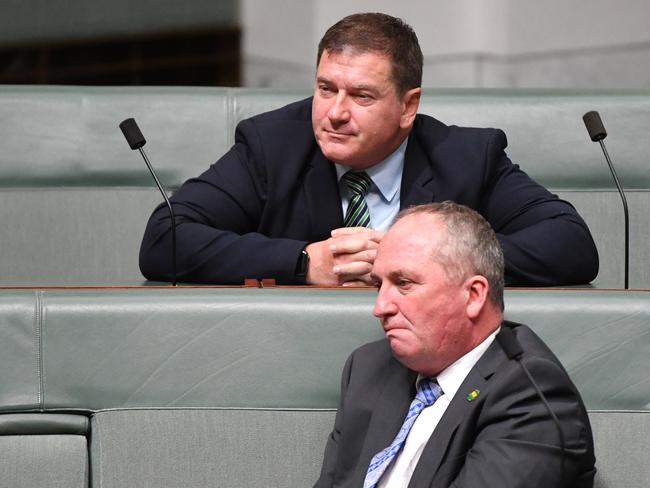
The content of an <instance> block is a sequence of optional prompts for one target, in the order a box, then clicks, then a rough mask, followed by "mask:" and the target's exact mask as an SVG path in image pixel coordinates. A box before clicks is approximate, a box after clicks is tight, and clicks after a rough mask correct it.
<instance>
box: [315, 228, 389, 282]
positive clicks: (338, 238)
mask: <svg viewBox="0 0 650 488" xmlns="http://www.w3.org/2000/svg"><path fill="white" fill-rule="evenodd" d="M383 235H384V233H383V232H381V231H376V230H372V229H368V228H365V227H342V228H339V229H334V230H333V231H332V237H330V238H329V239H326V240H324V241H319V242H313V243H311V244H308V245H307V247H306V248H305V250H306V251H307V253H308V254H309V269H308V271H307V277H306V282H307V283H308V284H310V285H330V286H335V285H343V286H356V285H370V284H372V283H371V281H370V271H371V270H372V264H373V263H374V261H375V256H376V254H377V246H378V245H379V242H380V241H381V238H382V236H383Z"/></svg>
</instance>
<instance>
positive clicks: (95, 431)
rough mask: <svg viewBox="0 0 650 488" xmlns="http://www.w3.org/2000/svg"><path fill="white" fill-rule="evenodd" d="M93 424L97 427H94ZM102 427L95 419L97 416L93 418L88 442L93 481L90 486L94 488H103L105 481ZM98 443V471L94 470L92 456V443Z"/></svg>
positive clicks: (89, 470)
mask: <svg viewBox="0 0 650 488" xmlns="http://www.w3.org/2000/svg"><path fill="white" fill-rule="evenodd" d="M93 423H94V424H95V425H93ZM101 429H102V428H101V426H100V425H99V422H97V420H96V419H95V416H94V415H93V416H91V418H90V439H89V442H88V466H89V469H88V472H89V473H90V476H91V479H90V480H89V481H90V486H94V487H96V488H101V486H102V480H103V479H104V476H103V473H102V469H103V467H104V463H102V461H101V460H102V436H101V432H100V431H101ZM93 442H96V445H97V448H96V450H95V453H96V454H97V456H95V457H96V458H97V461H98V462H97V469H96V470H95V469H93V455H92V443H93Z"/></svg>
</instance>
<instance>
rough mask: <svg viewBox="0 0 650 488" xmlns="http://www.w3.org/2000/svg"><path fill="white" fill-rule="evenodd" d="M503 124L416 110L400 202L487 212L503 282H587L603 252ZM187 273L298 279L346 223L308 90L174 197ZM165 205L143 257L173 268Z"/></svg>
mask: <svg viewBox="0 0 650 488" xmlns="http://www.w3.org/2000/svg"><path fill="white" fill-rule="evenodd" d="M506 145H507V141H506V137H505V135H504V133H503V132H502V131H500V130H497V129H477V128H465V127H456V126H447V125H445V124H443V123H442V122H439V121H438V120H436V119H434V118H432V117H429V116H426V115H421V114H420V115H417V117H416V119H415V123H414V126H413V130H412V131H411V134H410V136H409V142H408V146H407V150H406V156H405V165H404V172H403V176H402V183H401V193H400V198H401V207H402V208H406V207H408V206H411V205H416V204H421V203H429V202H435V201H443V200H453V201H456V202H458V203H461V204H464V205H467V206H469V207H471V208H473V209H475V210H477V211H478V212H480V213H481V214H482V215H483V216H484V217H485V218H486V219H487V220H488V221H489V222H490V224H491V225H492V227H493V228H494V230H495V231H496V233H497V237H498V239H499V241H500V243H501V245H502V246H503V250H504V254H505V259H506V283H507V284H511V285H561V284H576V283H587V282H589V281H591V280H592V279H593V278H594V277H595V276H596V274H597V272H598V253H597V251H596V247H595V244H594V242H593V240H592V238H591V234H590V233H589V230H588V228H587V226H586V224H585V223H584V221H583V220H582V218H581V217H580V216H579V215H578V213H577V212H576V211H575V209H574V208H573V207H572V206H571V205H570V204H569V203H567V202H565V201H562V200H559V199H558V198H557V197H556V196H554V195H552V194H550V193H549V192H548V191H547V190H546V189H545V188H543V187H542V186H540V185H538V184H537V183H535V182H534V181H532V180H531V179H530V178H529V177H528V176H527V175H526V174H525V173H524V172H523V171H521V170H520V169H519V167H518V166H517V165H515V164H512V162H511V161H510V160H509V159H508V157H507V156H506V154H505V152H504V149H505V147H506ZM171 201H172V204H173V205H174V211H175V213H176V219H177V223H178V228H177V235H178V250H177V256H178V278H179V280H181V281H186V282H197V283H214V284H242V283H243V280H244V279H245V278H275V279H276V281H277V282H278V283H281V284H282V283H284V284H293V283H300V280H298V279H297V278H296V276H295V271H296V264H297V261H298V256H299V254H300V251H301V250H302V249H303V247H304V246H305V245H306V244H307V243H309V242H316V241H319V240H322V239H326V238H328V237H329V236H330V231H331V230H332V229H334V228H337V227H341V226H342V225H343V213H342V210H341V201H340V196H339V190H338V184H337V180H336V174H335V170H334V165H333V164H332V163H331V162H330V161H328V160H327V159H325V157H324V156H323V154H322V152H321V151H320V148H319V147H318V144H317V143H316V140H315V138H314V134H313V131H312V125H311V99H306V100H302V101H299V102H296V103H293V104H291V105H288V106H286V107H284V108H281V109H278V110H275V111H272V112H268V113H264V114H261V115H258V116H255V117H252V118H250V119H247V120H244V121H242V122H241V123H240V124H239V125H238V127H237V130H236V134H235V145H234V146H233V147H232V148H231V149H230V150H229V151H228V153H226V154H225V155H224V156H223V157H222V158H221V159H220V160H219V161H217V162H216V163H215V164H213V165H212V166H211V167H210V168H209V169H208V170H207V171H206V172H204V173H203V174H202V175H200V176H199V177H198V178H194V179H190V180H188V181H187V182H185V183H184V184H183V185H182V186H181V188H180V189H179V190H178V191H177V192H176V193H175V194H174V195H173V197H172V198H171ZM170 234H171V233H170V227H169V213H168V211H167V208H165V206H164V205H161V206H159V207H158V208H157V209H156V210H155V211H154V213H153V215H152V216H151V218H150V219H149V222H148V224H147V228H146V231H145V235H144V239H143V242H142V246H141V249H140V268H141V271H142V273H143V274H144V276H146V277H147V278H148V279H151V280H162V281H169V280H171V259H170V254H171V249H170V247H171V244H170Z"/></svg>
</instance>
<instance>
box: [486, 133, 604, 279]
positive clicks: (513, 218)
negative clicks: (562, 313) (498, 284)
mask: <svg viewBox="0 0 650 488" xmlns="http://www.w3.org/2000/svg"><path fill="white" fill-rule="evenodd" d="M491 132H492V134H493V135H492V137H491V138H490V140H489V142H488V144H487V149H486V154H485V168H484V170H485V172H484V177H485V180H484V181H483V187H484V193H483V198H482V202H481V210H482V213H483V215H484V216H485V217H486V218H487V220H488V221H489V222H490V224H491V225H492V227H493V228H494V230H495V232H496V233H497V238H498V239H499V242H500V243H501V246H502V248H503V252H504V256H505V261H506V284H507V285H527V286H551V285H569V284H584V283H588V282H590V281H591V280H593V279H594V278H595V277H596V275H597V274H598V251H597V250H596V245H595V243H594V241H593V238H592V236H591V233H590V232H589V229H588V228H587V224H586V223H585V222H584V220H583V219H582V218H581V217H580V215H578V212H577V211H576V210H575V208H574V207H573V206H572V205H571V204H570V203H568V202H566V201H564V200H561V199H559V198H558V197H557V196H556V195H553V194H551V193H550V192H549V191H548V190H546V189H545V188H544V187H542V186H541V185H539V184H538V183H536V182H535V181H533V180H532V179H531V178H530V177H529V176H528V175H527V174H526V173H524V172H523V171H521V170H520V169H519V166H517V165H516V164H513V163H512V162H511V161H510V160H509V159H508V157H507V156H506V154H505V151H504V150H505V147H506V145H507V140H506V136H505V134H504V133H503V132H502V131H500V130H494V131H491Z"/></svg>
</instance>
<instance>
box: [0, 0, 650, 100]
mask: <svg viewBox="0 0 650 488" xmlns="http://www.w3.org/2000/svg"><path fill="white" fill-rule="evenodd" d="M361 11H383V12H387V13H390V14H392V15H396V16H399V17H402V18H403V19H405V20H406V21H407V22H408V23H409V24H411V25H412V26H413V27H414V28H415V30H416V32H417V34H418V36H419V38H420V42H421V45H422V49H423V52H424V56H425V66H424V68H425V69H424V86H425V87H549V88H550V87H564V88H609V87H612V88H647V87H650V28H649V27H650V23H649V22H648V19H650V2H648V1H647V0H618V1H616V2H614V1H612V0H571V1H565V0H546V1H544V2H541V1H539V0H454V1H449V0H408V1H404V2H396V1H395V0H372V1H371V0H184V1H182V2H181V1H178V0H140V1H138V2H131V1H129V0H0V83H45V84H47V83H59V84H118V85H119V84H181V85H182V84H199V85H214V84H221V85H238V84H243V85H247V86H252V87H287V88H305V89H310V88H311V85H312V79H313V74H314V65H315V53H316V46H317V44H318V40H319V39H320V38H321V36H322V35H323V33H324V32H325V30H326V29H327V27H329V26H330V25H331V24H333V23H334V22H336V21H337V20H339V19H340V18H341V17H343V16H345V15H347V14H349V13H353V12H361ZM240 37H241V38H242V40H243V44H241V45H240V43H239V40H240ZM240 55H241V58H240ZM215 60H216V61H215ZM120 63H122V64H121V65H120ZM240 71H241V74H242V76H241V77H240Z"/></svg>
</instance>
